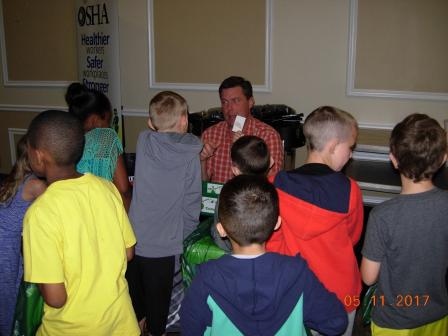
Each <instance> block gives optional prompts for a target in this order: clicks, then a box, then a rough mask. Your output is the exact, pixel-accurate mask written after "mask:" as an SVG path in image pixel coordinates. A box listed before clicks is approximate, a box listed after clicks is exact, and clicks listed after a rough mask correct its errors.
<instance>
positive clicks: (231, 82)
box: [219, 76, 253, 99]
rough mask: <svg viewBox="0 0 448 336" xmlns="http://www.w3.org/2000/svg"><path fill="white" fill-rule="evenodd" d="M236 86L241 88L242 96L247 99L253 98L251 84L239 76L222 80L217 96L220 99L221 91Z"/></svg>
mask: <svg viewBox="0 0 448 336" xmlns="http://www.w3.org/2000/svg"><path fill="white" fill-rule="evenodd" d="M237 86H239V87H241V89H242V90H243V94H244V96H245V97H246V98H247V99H249V98H252V97H253V92H252V84H251V83H250V82H249V81H248V80H246V79H244V78H243V77H239V76H230V77H228V78H226V79H224V80H223V81H222V83H221V85H220V86H219V96H220V97H221V94H222V90H225V89H231V88H234V87H237Z"/></svg>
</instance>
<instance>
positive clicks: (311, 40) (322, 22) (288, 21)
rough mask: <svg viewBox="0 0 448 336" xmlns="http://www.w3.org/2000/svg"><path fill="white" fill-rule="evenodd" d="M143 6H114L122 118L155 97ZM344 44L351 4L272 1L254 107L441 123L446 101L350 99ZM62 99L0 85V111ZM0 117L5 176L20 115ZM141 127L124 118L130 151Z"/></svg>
mask: <svg viewBox="0 0 448 336" xmlns="http://www.w3.org/2000/svg"><path fill="white" fill-rule="evenodd" d="M146 6H147V1H146V0H133V1H125V0H120V1H119V15H120V64H121V88H122V102H123V106H124V109H125V112H128V113H129V112H132V113H133V114H134V115H135V114H137V115H138V114H139V113H141V115H142V116H144V117H146V110H147V104H148V101H149V99H150V97H152V96H153V95H154V94H155V93H156V92H158V90H151V89H149V79H148V29H147V7H146ZM249 22H250V21H249ZM248 24H249V23H248ZM204 34H207V32H204ZM348 37H349V0H338V1H334V0H278V1H276V0H274V1H273V31H272V45H273V60H272V61H273V63H272V66H273V68H272V73H273V83H272V84H273V85H272V92H271V93H255V100H256V102H257V103H258V104H266V103H284V104H287V105H289V106H291V107H293V108H294V109H296V111H297V112H303V113H305V114H308V113H309V112H311V111H312V110H313V109H314V108H315V107H317V106H319V105H323V104H331V105H335V106H338V107H340V108H343V109H345V110H347V111H350V112H352V113H353V115H354V116H355V117H356V118H357V119H358V120H359V122H360V123H361V125H362V124H369V123H373V124H375V125H377V126H381V125H392V124H395V123H396V122H398V121H399V120H401V119H402V118H403V117H404V116H406V115H408V114H410V113H413V112H422V113H427V114H429V115H431V116H432V117H434V118H436V119H438V120H439V121H440V122H442V120H443V119H446V118H448V102H440V101H424V100H403V99H383V98H367V97H347V96H346V92H345V90H346V73H347V61H348ZM248 43H250V41H248ZM229 75H230V74H229ZM179 92H180V93H181V94H182V95H184V96H185V97H186V98H187V100H188V102H189V105H190V111H193V112H194V111H200V110H204V109H208V108H210V107H214V106H217V105H219V99H218V95H217V93H216V92H204V91H188V90H182V91H179ZM63 93H64V89H63V88H52V89H36V88H5V87H3V86H1V85H0V109H1V108H3V109H5V107H4V106H5V105H32V106H39V105H40V106H65V103H64V99H63ZM2 106H3V107H2ZM28 114H29V113H25V115H28ZM0 116H1V118H2V123H1V124H0V125H1V127H2V128H0V132H1V134H0V140H1V142H2V143H1V146H0V149H1V152H0V161H1V166H0V172H5V171H7V170H9V168H10V166H9V149H8V152H7V153H5V152H4V148H9V145H8V144H7V145H4V143H3V142H4V141H7V140H5V139H7V135H5V132H6V128H7V127H20V125H19V124H20V122H23V119H24V115H21V112H16V113H13V114H12V117H11V113H6V112H3V111H0ZM5 116H7V117H5ZM14 116H17V121H16V119H15V117H14ZM5 118H6V122H5ZM145 123H146V120H145V119H144V118H139V117H126V118H125V125H126V129H125V133H126V140H127V141H126V146H127V150H128V151H133V150H134V149H135V140H136V137H137V132H138V131H139V130H140V129H143V128H144V127H145Z"/></svg>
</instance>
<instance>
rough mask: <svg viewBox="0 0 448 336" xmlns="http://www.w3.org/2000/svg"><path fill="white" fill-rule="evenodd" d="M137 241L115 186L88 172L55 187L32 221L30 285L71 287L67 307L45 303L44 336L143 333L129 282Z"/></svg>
mask: <svg viewBox="0 0 448 336" xmlns="http://www.w3.org/2000/svg"><path fill="white" fill-rule="evenodd" d="M135 243H136V240H135V236H134V232H133V231H132V228H131V225H130V223H129V220H128V217H127V215H126V212H125V210H124V208H123V203H122V200H121V197H120V194H119V193H118V191H117V189H116V188H115V186H114V185H113V184H112V183H111V182H108V181H106V180H104V179H101V178H99V177H96V176H94V175H91V174H86V175H84V176H82V177H80V178H76V179H69V180H62V181H57V182H54V183H53V184H51V185H50V186H49V187H48V189H47V190H46V192H45V193H44V194H43V195H42V196H41V197H39V198H38V199H37V200H36V201H35V202H34V203H33V204H32V205H31V207H30V208H29V209H28V211H27V213H26V215H25V219H24V227H23V253H24V262H25V281H29V282H34V283H47V284H48V283H62V282H63V283H64V284H65V288H66V291H67V302H66V303H65V305H64V306H63V307H62V308H60V309H56V308H52V307H50V306H47V305H45V307H44V317H43V320H42V325H41V326H40V328H39V330H38V332H37V335H76V336H81V335H89V336H91V335H95V336H101V335H126V336H128V335H139V334H140V330H139V328H138V324H137V320H136V317H135V313H134V310H133V308H132V304H131V299H130V297H129V291H128V284H127V282H126V279H125V272H126V266H127V261H126V248H127V247H131V246H133V245H134V244H135Z"/></svg>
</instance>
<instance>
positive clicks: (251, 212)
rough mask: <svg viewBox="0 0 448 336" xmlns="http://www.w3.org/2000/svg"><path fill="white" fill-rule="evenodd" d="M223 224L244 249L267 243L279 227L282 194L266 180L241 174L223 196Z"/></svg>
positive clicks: (222, 192) (221, 211) (231, 182)
mask: <svg viewBox="0 0 448 336" xmlns="http://www.w3.org/2000/svg"><path fill="white" fill-rule="evenodd" d="M218 214H219V221H220V222H221V224H222V226H223V227H224V229H225V230H226V232H227V235H228V236H229V237H230V238H231V239H232V240H234V241H235V242H236V243H237V244H238V245H240V246H247V245H250V244H263V243H264V242H266V241H267V240H268V239H269V237H270V235H271V234H272V232H273V231H274V228H275V225H276V224H277V220H278V216H279V204H278V194H277V190H276V189H275V187H274V185H273V184H271V183H270V182H269V181H268V180H267V179H266V178H265V177H262V176H256V175H239V176H236V177H234V178H233V179H231V180H230V181H228V182H227V183H226V184H225V185H224V187H223V188H222V190H221V194H220V195H219V208H218Z"/></svg>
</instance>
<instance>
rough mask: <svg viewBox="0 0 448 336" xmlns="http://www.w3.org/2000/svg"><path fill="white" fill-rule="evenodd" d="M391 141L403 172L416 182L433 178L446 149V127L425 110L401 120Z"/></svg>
mask: <svg viewBox="0 0 448 336" xmlns="http://www.w3.org/2000/svg"><path fill="white" fill-rule="evenodd" d="M389 145H390V151H391V153H392V154H393V155H394V156H395V158H396V159H397V162H398V170H399V171H400V173H401V174H403V175H404V176H406V177H407V178H409V179H412V180H413V181H414V182H419V181H421V180H424V179H431V178H432V177H433V175H434V174H435V173H436V172H437V170H439V168H440V166H441V165H442V164H443V159H444V156H445V154H446V153H447V138H446V132H445V130H444V129H443V128H442V127H441V126H440V125H439V123H438V122H437V121H436V120H434V119H433V118H430V117H428V116H427V115H426V114H417V113H416V114H411V115H410V116H408V117H406V118H405V119H404V120H403V121H402V122H400V123H398V124H397V125H396V126H395V127H394V129H393V130H392V134H391V137H390V142H389Z"/></svg>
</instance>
